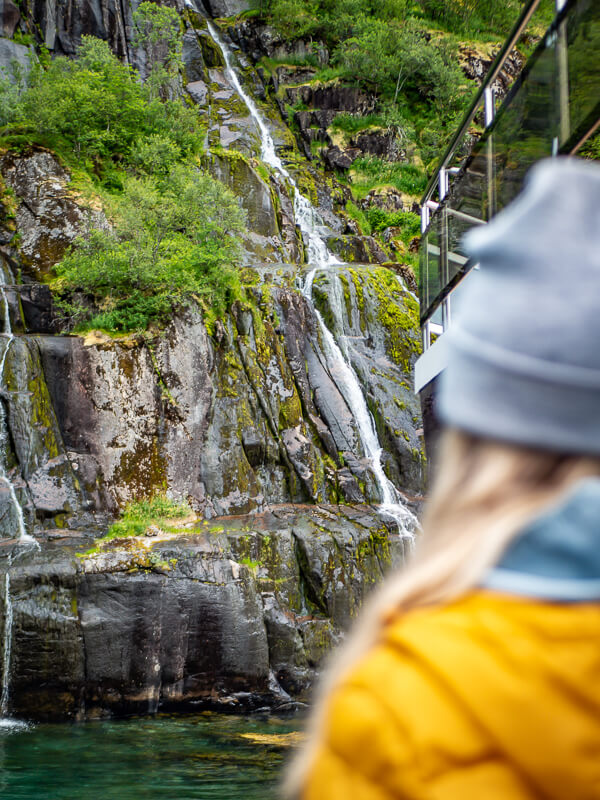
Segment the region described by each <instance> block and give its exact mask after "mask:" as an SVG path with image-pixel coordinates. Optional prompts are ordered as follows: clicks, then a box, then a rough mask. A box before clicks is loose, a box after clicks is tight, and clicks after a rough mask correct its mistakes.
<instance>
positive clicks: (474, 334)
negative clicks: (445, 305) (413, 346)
mask: <svg viewBox="0 0 600 800" xmlns="http://www.w3.org/2000/svg"><path fill="white" fill-rule="evenodd" d="M464 246H465V250H466V252H467V254H468V255H469V257H470V258H471V259H472V260H473V261H475V262H478V263H479V267H480V268H479V269H477V270H473V271H472V273H471V274H470V275H469V277H468V278H467V280H466V282H465V286H464V290H463V293H462V294H463V296H462V297H461V299H460V308H459V313H458V315H457V319H456V321H455V325H454V326H453V327H452V329H451V330H450V331H449V332H448V334H446V335H447V337H448V351H449V356H448V358H449V360H448V366H447V368H446V370H445V372H444V373H443V375H442V378H441V386H440V393H439V413H440V417H441V419H442V420H443V421H444V422H445V423H446V424H447V425H450V426H452V427H455V428H460V429H462V430H465V431H468V432H470V433H474V434H478V435H480V436H482V437H485V438H491V439H499V440H503V441H508V442H513V443H517V444H524V445H530V446H534V447H540V448H543V449H548V450H553V451H555V452H559V453H587V454H593V455H600V165H597V164H591V163H588V162H584V161H581V160H579V159H575V158H558V159H551V160H546V161H542V162H540V163H539V164H537V165H536V166H535V167H534V168H533V169H532V170H531V171H530V173H529V175H528V179H527V182H526V184H525V189H524V190H523V192H522V194H521V195H520V196H519V197H518V198H517V199H516V200H515V201H514V202H513V203H512V204H511V205H510V206H509V207H508V208H507V209H506V210H504V211H502V212H501V213H500V214H498V216H497V217H495V218H494V219H493V221H492V222H490V223H489V224H488V225H485V226H481V227H478V228H476V229H473V230H471V231H470V232H469V233H468V234H467V236H466V237H465V242H464Z"/></svg>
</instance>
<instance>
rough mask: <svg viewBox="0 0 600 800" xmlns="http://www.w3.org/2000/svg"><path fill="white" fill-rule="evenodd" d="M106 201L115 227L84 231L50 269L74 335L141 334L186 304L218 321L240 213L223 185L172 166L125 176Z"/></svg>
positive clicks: (234, 283)
mask: <svg viewBox="0 0 600 800" xmlns="http://www.w3.org/2000/svg"><path fill="white" fill-rule="evenodd" d="M107 202H108V204H109V207H110V210H111V212H112V217H113V220H114V224H113V228H112V229H110V230H90V231H89V232H88V233H87V235H85V236H83V237H81V238H79V239H78V240H76V242H75V244H74V245H73V246H72V247H71V248H70V250H69V251H68V252H67V254H66V255H65V257H64V259H63V260H62V262H61V263H60V264H58V265H57V267H56V274H57V279H56V280H55V282H54V289H55V291H56V292H57V293H58V295H59V297H61V298H62V301H61V300H59V306H61V307H62V310H63V313H64V315H65V317H66V318H67V319H68V320H69V321H70V322H71V324H75V326H76V328H77V329H78V330H86V329H91V328H102V329H104V330H107V331H110V332H127V331H136V330H144V329H145V328H147V327H148V326H149V325H151V324H153V323H158V324H161V323H164V322H166V321H167V320H168V319H169V317H170V316H171V314H172V312H173V311H174V310H175V309H176V308H178V307H181V306H182V305H185V304H186V303H187V302H189V300H190V298H192V297H195V298H196V299H198V300H200V301H201V302H202V303H203V305H204V307H205V308H207V309H209V308H210V309H211V310H212V311H213V312H214V313H215V314H216V315H222V314H223V313H224V312H225V310H226V309H227V307H228V305H229V304H230V303H231V302H232V301H233V300H234V299H236V298H237V297H239V295H240V293H241V288H240V283H239V278H238V273H237V269H236V265H237V262H238V261H239V257H240V246H239V239H238V234H239V233H240V232H241V231H242V230H243V229H244V213H243V211H242V210H241V208H240V206H239V204H238V201H237V200H236V198H235V196H234V195H233V194H232V193H231V192H230V191H229V190H228V189H226V188H225V187H224V186H223V184H221V183H219V182H218V181H216V180H214V179H213V178H211V177H210V176H209V175H207V174H205V173H202V172H201V171H199V170H197V169H194V168H190V167H185V166H183V165H177V166H175V167H174V168H173V169H172V170H171V171H170V172H169V173H168V174H167V175H165V176H163V177H160V176H155V177H139V178H136V177H132V176H128V177H126V179H125V187H124V190H123V193H122V195H121V196H119V197H113V198H107Z"/></svg>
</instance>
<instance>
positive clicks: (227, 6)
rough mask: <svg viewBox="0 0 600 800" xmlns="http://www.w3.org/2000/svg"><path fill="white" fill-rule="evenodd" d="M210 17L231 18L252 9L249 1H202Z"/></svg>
mask: <svg viewBox="0 0 600 800" xmlns="http://www.w3.org/2000/svg"><path fill="white" fill-rule="evenodd" d="M204 5H205V7H206V10H207V11H208V12H209V14H210V15H211V17H233V16H236V15H237V14H241V13H242V11H248V10H249V9H250V8H252V6H253V3H252V2H251V0H204Z"/></svg>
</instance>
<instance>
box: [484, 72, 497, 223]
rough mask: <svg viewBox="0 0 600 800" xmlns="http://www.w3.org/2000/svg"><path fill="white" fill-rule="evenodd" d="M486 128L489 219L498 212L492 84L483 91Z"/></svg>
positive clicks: (494, 99) (494, 105)
mask: <svg viewBox="0 0 600 800" xmlns="http://www.w3.org/2000/svg"><path fill="white" fill-rule="evenodd" d="M483 102H484V115H485V128H486V131H487V141H486V147H485V150H486V153H485V161H486V180H487V221H488V222H489V220H490V219H491V218H492V217H493V216H494V214H495V213H496V181H495V177H496V171H495V168H494V134H493V133H492V131H491V127H492V125H493V123H494V117H495V116H496V98H495V95H494V90H493V89H492V87H491V86H486V88H485V92H484V93H483Z"/></svg>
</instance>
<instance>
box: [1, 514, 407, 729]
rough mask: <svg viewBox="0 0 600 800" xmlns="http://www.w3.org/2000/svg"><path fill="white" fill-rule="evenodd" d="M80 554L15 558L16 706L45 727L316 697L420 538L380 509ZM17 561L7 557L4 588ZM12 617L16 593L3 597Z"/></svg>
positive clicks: (234, 523)
mask: <svg viewBox="0 0 600 800" xmlns="http://www.w3.org/2000/svg"><path fill="white" fill-rule="evenodd" d="M159 539H160V540H159V541H156V540H146V539H135V540H123V541H116V542H113V543H112V545H111V546H110V547H103V548H100V549H99V550H98V549H97V550H95V551H92V552H91V553H90V554H88V555H86V556H78V555H77V553H82V552H84V551H85V550H86V549H87V548H89V545H90V541H89V540H87V541H86V540H85V539H81V540H77V539H76V538H72V539H70V540H68V539H66V538H65V540H64V543H60V542H57V541H55V542H52V543H47V544H46V545H44V549H43V551H42V552H38V553H34V554H31V553H29V554H28V553H26V552H21V553H20V554H18V553H17V552H16V551H14V552H13V553H12V561H13V564H12V567H11V577H10V601H11V605H12V613H13V636H12V641H11V644H12V647H11V658H10V711H11V714H15V715H19V716H24V717H26V718H30V719H57V718H59V719H60V718H69V717H71V718H73V717H76V718H93V717H97V716H106V715H120V714H130V713H147V712H150V713H153V712H155V711H157V710H158V709H159V708H163V709H174V710H200V709H205V708H216V709H221V710H238V711H247V710H251V709H252V708H257V707H259V706H260V707H264V706H265V705H269V706H275V707H277V706H282V705H289V703H290V701H296V700H305V699H307V695H308V692H309V690H310V687H311V685H312V683H313V681H314V678H315V675H316V674H317V673H318V670H319V668H320V665H321V663H322V661H323V658H324V656H325V654H326V653H327V651H328V650H329V649H330V648H331V647H332V645H333V644H334V643H335V642H337V641H339V639H340V636H341V634H342V632H343V631H344V630H346V629H347V628H348V626H349V625H350V624H351V622H352V620H353V619H354V617H355V616H356V613H357V611H358V609H359V607H360V605H361V603H362V601H363V599H364V597H365V595H366V594H367V592H368V591H369V590H370V589H371V587H372V586H373V585H375V584H376V583H378V582H379V580H380V579H381V577H382V575H383V573H384V572H386V571H388V570H389V569H390V568H392V567H393V566H398V565H399V564H401V563H402V561H403V559H404V556H405V546H406V542H405V540H402V539H400V538H399V537H398V536H397V535H395V534H393V533H390V532H389V531H388V530H387V528H386V527H385V525H384V524H383V523H382V521H381V520H379V519H377V517H376V516H375V515H374V514H373V513H372V511H371V510H370V509H368V508H366V507H345V508H337V507H336V508H332V507H325V506H324V507H321V508H318V509H309V508H304V509H303V508H290V507H279V508H277V509H274V510H273V511H272V512H270V513H268V514H264V515H258V516H256V515H255V516H253V517H251V518H238V519H235V520H234V519H223V520H219V519H218V520H215V521H214V524H212V525H208V524H206V523H205V524H201V523H194V529H193V530H192V531H189V532H188V533H184V532H182V533H181V534H177V535H163V537H162V538H160V537H159ZM8 555H9V551H8V549H7V548H6V547H4V548H1V549H0V578H1V579H2V580H4V577H3V573H4V570H5V569H6V566H7V560H8V559H7V557H8ZM0 607H1V611H2V618H4V615H5V614H6V603H5V599H4V592H3V593H2V597H1V598H0Z"/></svg>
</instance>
